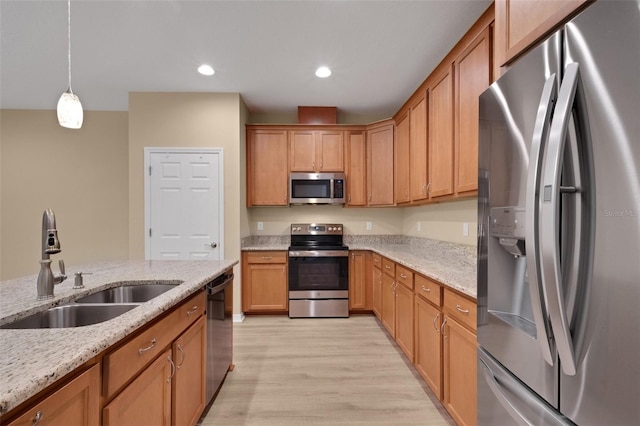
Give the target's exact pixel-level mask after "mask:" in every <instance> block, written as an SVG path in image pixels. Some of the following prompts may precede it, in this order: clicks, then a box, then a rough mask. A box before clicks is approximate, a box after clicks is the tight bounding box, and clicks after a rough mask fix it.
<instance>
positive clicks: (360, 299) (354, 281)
mask: <svg viewBox="0 0 640 426" xmlns="http://www.w3.org/2000/svg"><path fill="white" fill-rule="evenodd" d="M368 256H370V255H369V253H368V252H366V251H351V252H349V310H370V309H371V294H370V293H371V279H370V276H371V275H370V272H368V270H367V257H368ZM369 271H370V269H369Z"/></svg>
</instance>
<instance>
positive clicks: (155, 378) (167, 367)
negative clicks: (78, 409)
mask: <svg viewBox="0 0 640 426" xmlns="http://www.w3.org/2000/svg"><path fill="white" fill-rule="evenodd" d="M174 373H175V365H174V364H173V360H172V359H171V349H168V350H166V351H164V352H163V353H162V354H161V355H160V356H159V357H158V358H157V359H156V360H155V361H154V362H153V363H152V364H151V365H150V366H149V367H147V368H146V369H145V370H144V371H143V372H142V373H141V374H140V375H139V376H138V377H137V378H136V379H135V380H134V381H133V382H131V383H130V384H129V385H128V386H127V387H126V388H125V389H124V390H123V391H122V392H120V394H119V395H118V396H116V397H115V398H114V399H113V400H112V401H111V402H110V403H109V404H107V406H106V407H104V409H103V410H102V424H103V425H104V426H118V425H142V424H153V425H161V426H169V425H171V379H172V377H173V374H174Z"/></svg>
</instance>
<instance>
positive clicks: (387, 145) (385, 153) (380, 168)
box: [367, 124, 393, 206]
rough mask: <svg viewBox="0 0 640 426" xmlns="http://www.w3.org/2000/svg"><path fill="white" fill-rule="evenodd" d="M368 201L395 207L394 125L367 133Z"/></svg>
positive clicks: (376, 204) (370, 203) (371, 204)
mask: <svg viewBox="0 0 640 426" xmlns="http://www.w3.org/2000/svg"><path fill="white" fill-rule="evenodd" d="M367 190H368V191H367V192H368V196H367V201H368V205H369V206H384V205H387V206H390V205H393V125H392V124H390V125H386V126H381V127H377V128H375V129H371V130H368V131H367Z"/></svg>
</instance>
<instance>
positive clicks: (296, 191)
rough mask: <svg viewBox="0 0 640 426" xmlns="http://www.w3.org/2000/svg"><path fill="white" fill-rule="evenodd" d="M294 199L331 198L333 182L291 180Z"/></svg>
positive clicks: (325, 180)
mask: <svg viewBox="0 0 640 426" xmlns="http://www.w3.org/2000/svg"><path fill="white" fill-rule="evenodd" d="M291 197H292V198H331V180H329V179H320V180H306V179H305V180H300V179H293V180H291Z"/></svg>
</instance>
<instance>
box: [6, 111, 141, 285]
mask: <svg viewBox="0 0 640 426" xmlns="http://www.w3.org/2000/svg"><path fill="white" fill-rule="evenodd" d="M127 126H128V124H127V113H126V112H105V111H85V117H84V124H83V126H82V128H81V129H79V130H70V129H65V128H62V127H60V126H59V125H58V121H57V118H56V112H55V110H51V111H49V110H47V111H43V110H2V111H0V140H1V141H2V142H1V145H0V187H1V190H0V235H1V238H0V250H1V251H0V279H2V280H6V279H11V278H16V277H19V276H24V275H31V274H37V273H38V271H39V265H38V261H39V260H40V256H41V226H42V212H43V210H44V209H47V208H51V209H53V210H54V211H55V213H56V225H57V228H58V236H59V237H60V243H61V246H62V252H61V253H59V254H56V255H53V256H52V257H51V258H52V259H53V261H54V264H55V265H56V267H55V268H56V270H57V261H58V259H64V261H65V264H66V267H67V275H68V276H71V277H73V273H74V272H77V269H74V265H78V264H81V263H86V262H93V261H97V260H115V259H126V258H127V257H128V255H129V253H128V239H129V228H128V195H127V192H128V186H127V185H128V162H127V155H128V152H127ZM34 286H35V282H34Z"/></svg>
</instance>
